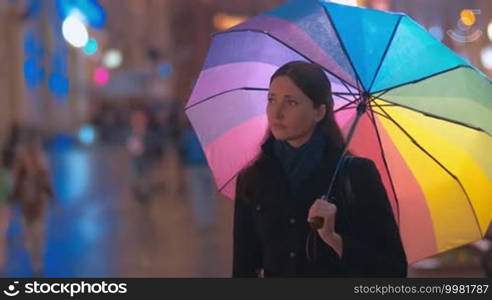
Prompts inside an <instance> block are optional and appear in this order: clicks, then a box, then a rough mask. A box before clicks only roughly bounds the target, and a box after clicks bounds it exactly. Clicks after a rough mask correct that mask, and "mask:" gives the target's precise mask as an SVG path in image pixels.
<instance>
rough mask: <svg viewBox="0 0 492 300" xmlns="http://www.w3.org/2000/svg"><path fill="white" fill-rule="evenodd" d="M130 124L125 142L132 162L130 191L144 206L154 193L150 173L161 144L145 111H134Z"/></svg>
mask: <svg viewBox="0 0 492 300" xmlns="http://www.w3.org/2000/svg"><path fill="white" fill-rule="evenodd" d="M130 123H131V124H130V125H131V135H130V137H129V139H128V140H127V149H128V150H129V152H130V155H131V160H132V172H133V187H132V189H133V193H134V195H135V197H136V199H137V200H138V201H139V202H140V203H142V204H145V203H147V202H148V201H149V200H150V197H151V195H152V193H153V191H154V186H153V180H152V171H153V168H154V166H155V164H156V161H158V159H159V158H160V157H161V155H162V144H161V143H160V141H159V135H158V133H156V131H155V130H153V128H152V126H151V125H152V124H151V120H150V116H149V113H148V112H147V111H146V110H145V109H137V110H134V111H133V112H132V113H131V116H130Z"/></svg>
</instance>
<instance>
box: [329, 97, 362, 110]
mask: <svg viewBox="0 0 492 300" xmlns="http://www.w3.org/2000/svg"><path fill="white" fill-rule="evenodd" d="M359 99H360V98H357V99H355V100H352V101H351V102H349V103H347V104H345V105H343V106H341V107H339V108H337V109H336V110H335V111H334V112H338V111H341V110H345V109H350V108H354V109H355V108H357V106H352V107H349V106H350V105H352V104H354V103H356V102H357V101H358V100H359Z"/></svg>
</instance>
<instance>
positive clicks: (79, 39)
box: [62, 14, 89, 48]
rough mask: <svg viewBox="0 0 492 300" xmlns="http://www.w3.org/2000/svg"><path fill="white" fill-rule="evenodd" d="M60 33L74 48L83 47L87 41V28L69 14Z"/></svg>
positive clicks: (78, 19)
mask: <svg viewBox="0 0 492 300" xmlns="http://www.w3.org/2000/svg"><path fill="white" fill-rule="evenodd" d="M62 33H63V37H64V38H65V40H66V41H67V42H68V43H70V44H71V45H72V46H74V47H76V48H82V47H84V46H85V45H86V44H87V42H88V41H89V33H88V32H87V28H86V27H85V25H84V23H82V21H81V19H80V18H79V17H78V16H76V15H75V14H71V15H70V16H68V17H67V18H66V19H65V21H63V24H62Z"/></svg>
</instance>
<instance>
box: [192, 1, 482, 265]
mask: <svg viewBox="0 0 492 300" xmlns="http://www.w3.org/2000/svg"><path fill="white" fill-rule="evenodd" d="M293 60H303V61H310V62H315V63H318V64H319V65H321V66H322V67H323V68H324V70H325V72H326V74H327V76H328V78H329V79H330V81H331V83H332V90H333V94H334V99H335V110H336V118H337V121H338V123H339V125H340V127H341V128H342V130H343V132H344V134H345V135H346V136H347V135H348V134H349V132H350V129H351V128H354V129H355V130H354V132H353V136H352V138H351V139H350V143H349V150H350V151H351V152H352V153H355V154H356V155H359V156H363V157H367V158H370V159H372V160H373V161H374V162H375V164H376V166H377V168H378V170H379V172H380V173H381V177H382V180H383V183H384V185H385V187H386V190H387V192H388V196H389V198H390V202H391V205H392V208H393V212H394V215H395V219H396V220H397V222H398V224H399V227H400V232H401V235H402V238H403V243H404V246H405V249H406V252H407V257H408V260H409V263H412V262H415V261H417V260H420V259H422V258H425V257H428V256H431V255H434V254H436V253H439V252H442V251H446V250H449V249H452V248H455V247H458V246H461V245H464V244H467V243H470V242H473V241H475V240H478V239H480V238H481V237H482V236H483V234H484V232H485V231H486V230H487V228H488V226H489V223H490V220H491V218H492V204H491V203H492V200H491V199H492V184H491V179H492V155H491V154H490V151H491V150H492V137H491V134H492V83H491V81H490V80H489V79H488V78H487V77H486V76H485V75H483V74H482V73H480V72H479V71H478V70H477V69H475V68H474V67H473V66H471V65H470V64H469V63H468V62H467V61H465V60H463V59H462V58H460V57H459V56H458V55H456V54H455V53H454V52H453V51H451V50H450V49H448V48H447V47H446V46H444V45H443V44H441V43H440V42H439V41H438V40H436V39H435V38H434V37H433V36H431V35H430V34H429V33H428V32H427V31H426V30H425V29H424V28H423V27H421V26H420V25H418V24H417V23H416V22H415V21H413V20H412V19H411V18H409V17H408V16H406V15H404V14H397V13H387V12H382V11H377V10H371V9H364V8H358V7H351V6H343V5H338V4H334V3H330V2H324V1H316V0H313V1H306V0H303V1H289V2H287V3H286V4H284V5H282V6H279V7H278V8H276V9H273V10H271V11H268V12H266V13H264V14H262V15H260V16H257V17H254V18H252V19H250V20H248V21H246V22H245V23H242V24H240V25H238V26H236V27H233V28H231V29H230V30H227V31H225V32H220V33H218V34H216V35H215V36H214V37H213V40H212V44H211V47H210V49H209V52H208V56H207V58H206V61H205V64H204V67H203V70H202V72H201V73H200V76H199V78H198V80H197V83H196V85H195V88H194V90H193V93H192V95H191V97H190V99H189V102H188V104H187V106H186V114H187V116H188V118H189V119H190V121H191V122H192V124H193V127H194V128H195V130H196V132H197V134H198V136H199V139H200V142H201V144H202V146H203V149H204V151H205V153H206V156H207V159H208V163H209V166H210V168H211V170H212V172H213V174H214V177H215V181H216V184H217V187H218V189H219V190H220V191H221V192H222V193H223V194H224V195H226V196H228V197H231V198H232V197H234V189H235V179H236V176H237V174H238V172H239V171H240V170H241V169H242V168H243V167H245V166H246V165H247V164H248V163H249V162H251V160H252V159H254V157H255V156H256V155H257V154H258V152H259V149H260V147H259V146H260V144H261V143H262V141H263V140H264V137H265V133H266V130H267V120H266V115H265V108H266V100H267V96H266V94H267V90H268V85H269V78H270V76H271V75H272V74H273V72H274V71H275V70H276V69H277V68H278V67H279V66H281V65H283V64H284V63H286V62H289V61H293ZM353 126H355V127H353Z"/></svg>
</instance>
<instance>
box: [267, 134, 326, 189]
mask: <svg viewBox="0 0 492 300" xmlns="http://www.w3.org/2000/svg"><path fill="white" fill-rule="evenodd" d="M325 146H326V138H325V136H324V135H323V134H322V133H321V132H320V130H319V129H316V130H315V131H314V132H313V135H312V136H311V138H310V139H309V140H308V141H307V142H306V143H304V144H303V145H301V146H300V147H298V148H295V147H292V146H291V145H290V144H289V143H288V142H285V141H279V140H275V141H274V144H273V151H274V154H275V156H276V157H277V159H278V160H279V161H280V163H281V165H282V167H283V170H284V172H285V175H286V177H287V180H288V181H289V185H290V188H291V191H292V192H293V194H294V195H295V194H297V192H299V189H300V188H301V186H302V185H303V183H304V181H305V180H307V179H308V178H309V176H311V174H312V173H313V172H314V171H315V170H316V169H317V168H318V167H319V166H320V163H321V160H322V158H323V151H324V148H325Z"/></svg>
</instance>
